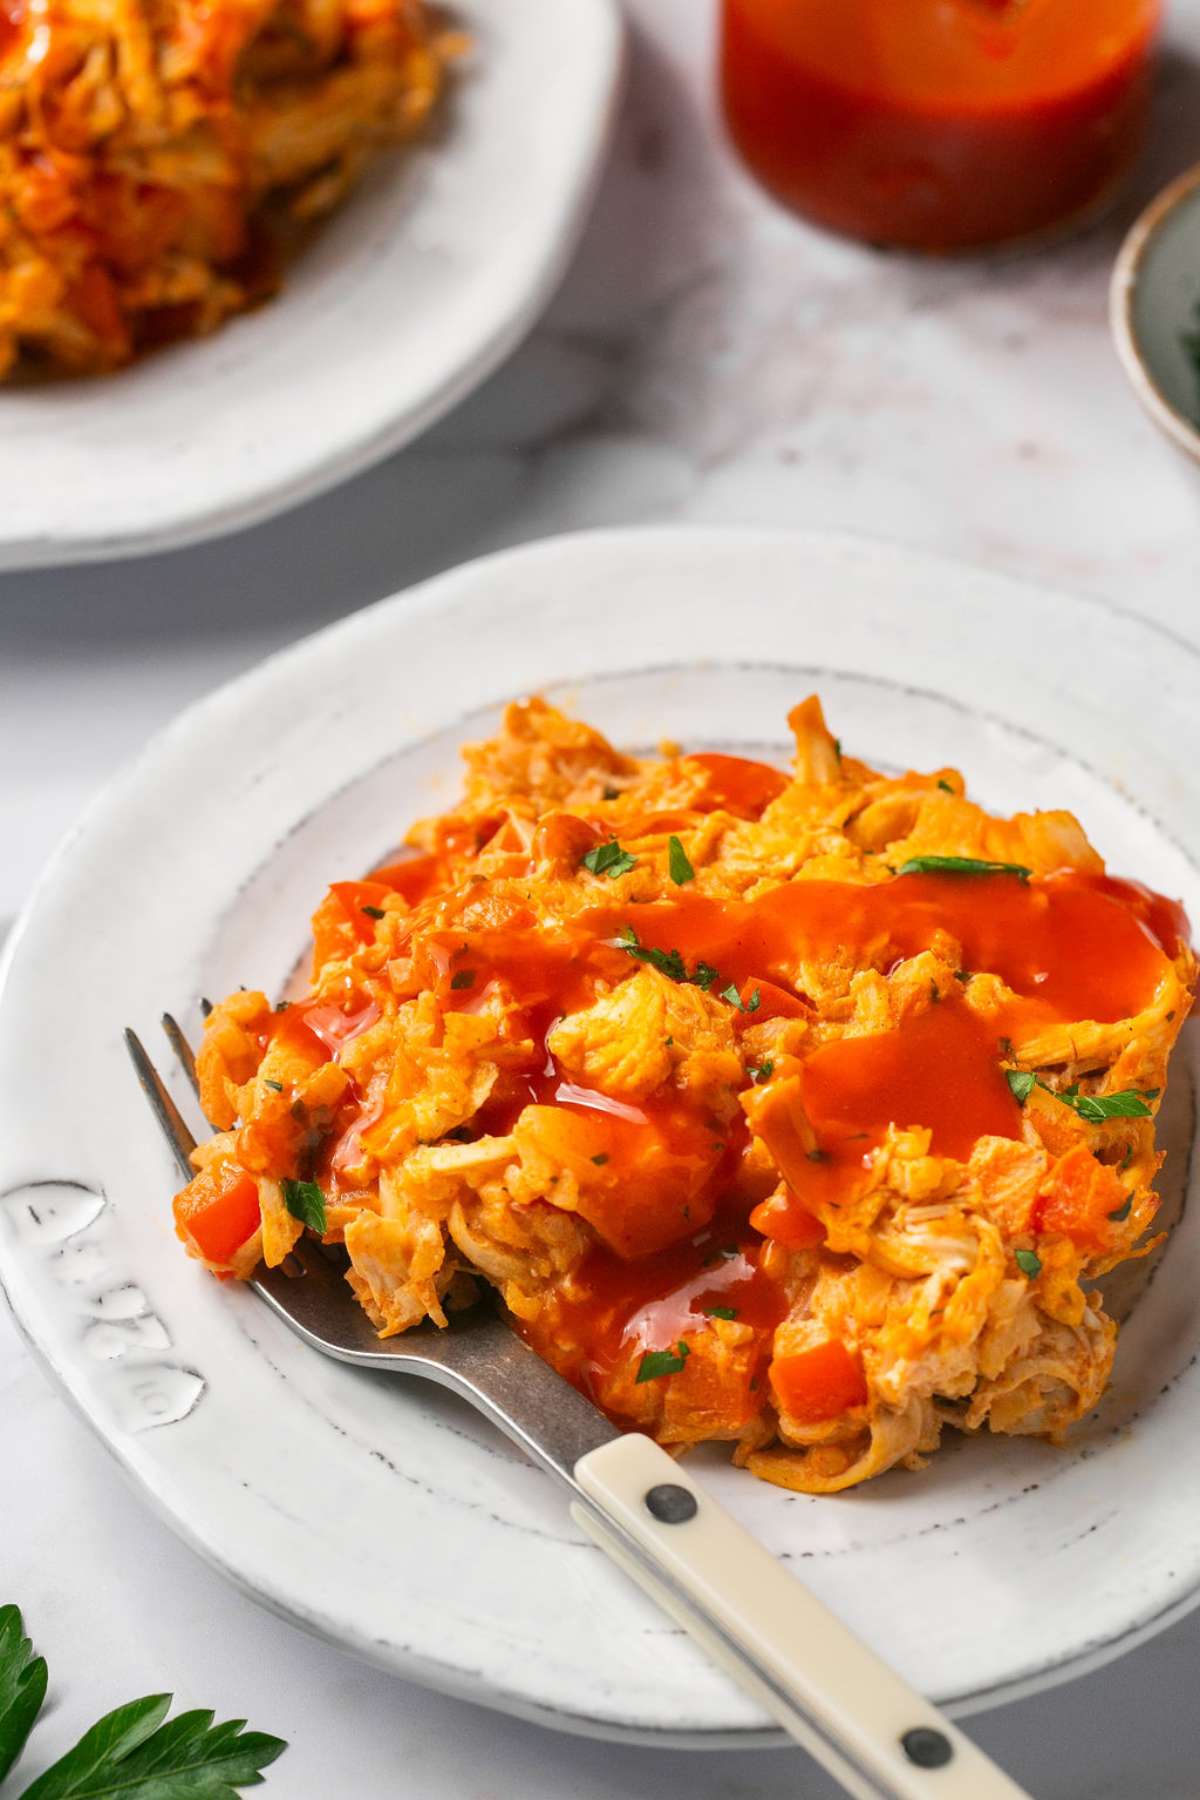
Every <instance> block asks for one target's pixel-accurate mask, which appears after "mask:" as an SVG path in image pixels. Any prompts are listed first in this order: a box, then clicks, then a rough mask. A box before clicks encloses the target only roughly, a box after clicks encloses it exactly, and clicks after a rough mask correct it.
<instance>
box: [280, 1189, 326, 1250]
mask: <svg viewBox="0 0 1200 1800" xmlns="http://www.w3.org/2000/svg"><path fill="white" fill-rule="evenodd" d="M279 1185H280V1187H281V1188H282V1189H283V1203H284V1205H285V1206H286V1207H287V1209H288V1211H289V1212H290V1213H291V1215H292V1217H293V1219H299V1220H300V1222H301V1224H303V1225H307V1226H308V1228H309V1230H310V1231H315V1232H317V1233H319V1235H320V1236H321V1237H324V1235H325V1233H326V1231H327V1230H328V1229H329V1227H328V1224H327V1223H326V1219H325V1196H324V1194H323V1193H322V1192H321V1190H320V1188H319V1187H318V1186H317V1184H316V1182H315V1181H286V1180H285V1181H281V1182H280V1184H279Z"/></svg>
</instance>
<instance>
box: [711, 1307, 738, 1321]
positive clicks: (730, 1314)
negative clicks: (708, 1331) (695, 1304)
mask: <svg viewBox="0 0 1200 1800" xmlns="http://www.w3.org/2000/svg"><path fill="white" fill-rule="evenodd" d="M704 1312H705V1316H706V1317H707V1318H710V1319H736V1318H737V1307H736V1306H706V1307H705V1308H704Z"/></svg>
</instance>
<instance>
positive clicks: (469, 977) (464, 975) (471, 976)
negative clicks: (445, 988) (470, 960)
mask: <svg viewBox="0 0 1200 1800" xmlns="http://www.w3.org/2000/svg"><path fill="white" fill-rule="evenodd" d="M450 986H451V987H452V988H456V989H462V988H472V987H474V986H475V971H474V969H460V970H459V971H458V974H457V975H454V976H452V977H451V979H450Z"/></svg>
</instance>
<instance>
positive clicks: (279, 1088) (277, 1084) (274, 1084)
mask: <svg viewBox="0 0 1200 1800" xmlns="http://www.w3.org/2000/svg"><path fill="white" fill-rule="evenodd" d="M263 1086H264V1087H269V1088H273V1089H274V1091H275V1092H276V1093H277V1094H282V1092H283V1083H282V1081H272V1080H271V1077H270V1076H269V1075H264V1076H263Z"/></svg>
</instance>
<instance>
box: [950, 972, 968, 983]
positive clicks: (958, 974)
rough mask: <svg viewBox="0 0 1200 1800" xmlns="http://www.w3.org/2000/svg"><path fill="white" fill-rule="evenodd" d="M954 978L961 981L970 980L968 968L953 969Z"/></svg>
mask: <svg viewBox="0 0 1200 1800" xmlns="http://www.w3.org/2000/svg"><path fill="white" fill-rule="evenodd" d="M954 979H955V981H962V982H967V981H970V979H971V971H970V969H955V971H954Z"/></svg>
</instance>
